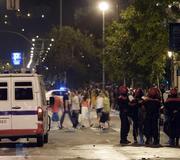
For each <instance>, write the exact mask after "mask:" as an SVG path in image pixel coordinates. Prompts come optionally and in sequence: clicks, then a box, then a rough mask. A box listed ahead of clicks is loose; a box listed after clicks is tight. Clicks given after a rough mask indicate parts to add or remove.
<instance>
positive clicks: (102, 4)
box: [99, 1, 109, 11]
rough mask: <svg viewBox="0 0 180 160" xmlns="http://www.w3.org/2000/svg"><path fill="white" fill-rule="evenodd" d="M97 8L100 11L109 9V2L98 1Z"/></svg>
mask: <svg viewBox="0 0 180 160" xmlns="http://www.w3.org/2000/svg"><path fill="white" fill-rule="evenodd" d="M99 9H100V10H101V11H107V10H108V9H109V4H108V3H107V2H106V1H102V2H100V3H99Z"/></svg>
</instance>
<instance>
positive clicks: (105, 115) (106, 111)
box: [100, 91, 111, 130]
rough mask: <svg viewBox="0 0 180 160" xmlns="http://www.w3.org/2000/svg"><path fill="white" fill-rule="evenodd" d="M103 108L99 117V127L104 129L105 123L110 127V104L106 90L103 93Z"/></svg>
mask: <svg viewBox="0 0 180 160" xmlns="http://www.w3.org/2000/svg"><path fill="white" fill-rule="evenodd" d="M103 106H104V107H103V110H102V115H101V118H100V123H101V128H102V129H103V130H104V129H106V126H105V123H107V124H108V128H109V127H110V111H111V106H110V98H109V94H108V92H107V91H105V92H104V93H103Z"/></svg>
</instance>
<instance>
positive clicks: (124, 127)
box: [118, 86, 131, 144]
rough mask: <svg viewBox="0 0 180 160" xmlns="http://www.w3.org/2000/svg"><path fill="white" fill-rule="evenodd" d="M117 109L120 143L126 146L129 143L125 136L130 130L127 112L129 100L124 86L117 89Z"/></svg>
mask: <svg viewBox="0 0 180 160" xmlns="http://www.w3.org/2000/svg"><path fill="white" fill-rule="evenodd" d="M118 107H119V111H120V112H119V116H120V119H121V129H120V143H121V144H128V143H131V142H130V141H128V140H127V136H128V133H129V129H130V124H129V119H128V111H129V98H128V89H127V88H126V87H125V86H120V87H119V97H118Z"/></svg>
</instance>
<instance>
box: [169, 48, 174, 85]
mask: <svg viewBox="0 0 180 160" xmlns="http://www.w3.org/2000/svg"><path fill="white" fill-rule="evenodd" d="M168 57H169V58H170V76H171V78H170V79H171V83H170V87H174V59H173V52H171V51H168Z"/></svg>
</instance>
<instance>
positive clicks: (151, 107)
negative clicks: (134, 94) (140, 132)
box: [143, 88, 161, 145]
mask: <svg viewBox="0 0 180 160" xmlns="http://www.w3.org/2000/svg"><path fill="white" fill-rule="evenodd" d="M159 96H160V95H159V91H158V90H157V88H150V89H149V91H148V97H147V99H145V100H144V101H143V107H144V110H145V119H144V135H145V136H146V144H150V143H151V139H152V138H153V144H154V145H158V144H159V141H160V136H159V123H158V122H159V117H160V108H161V102H160V100H159Z"/></svg>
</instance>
